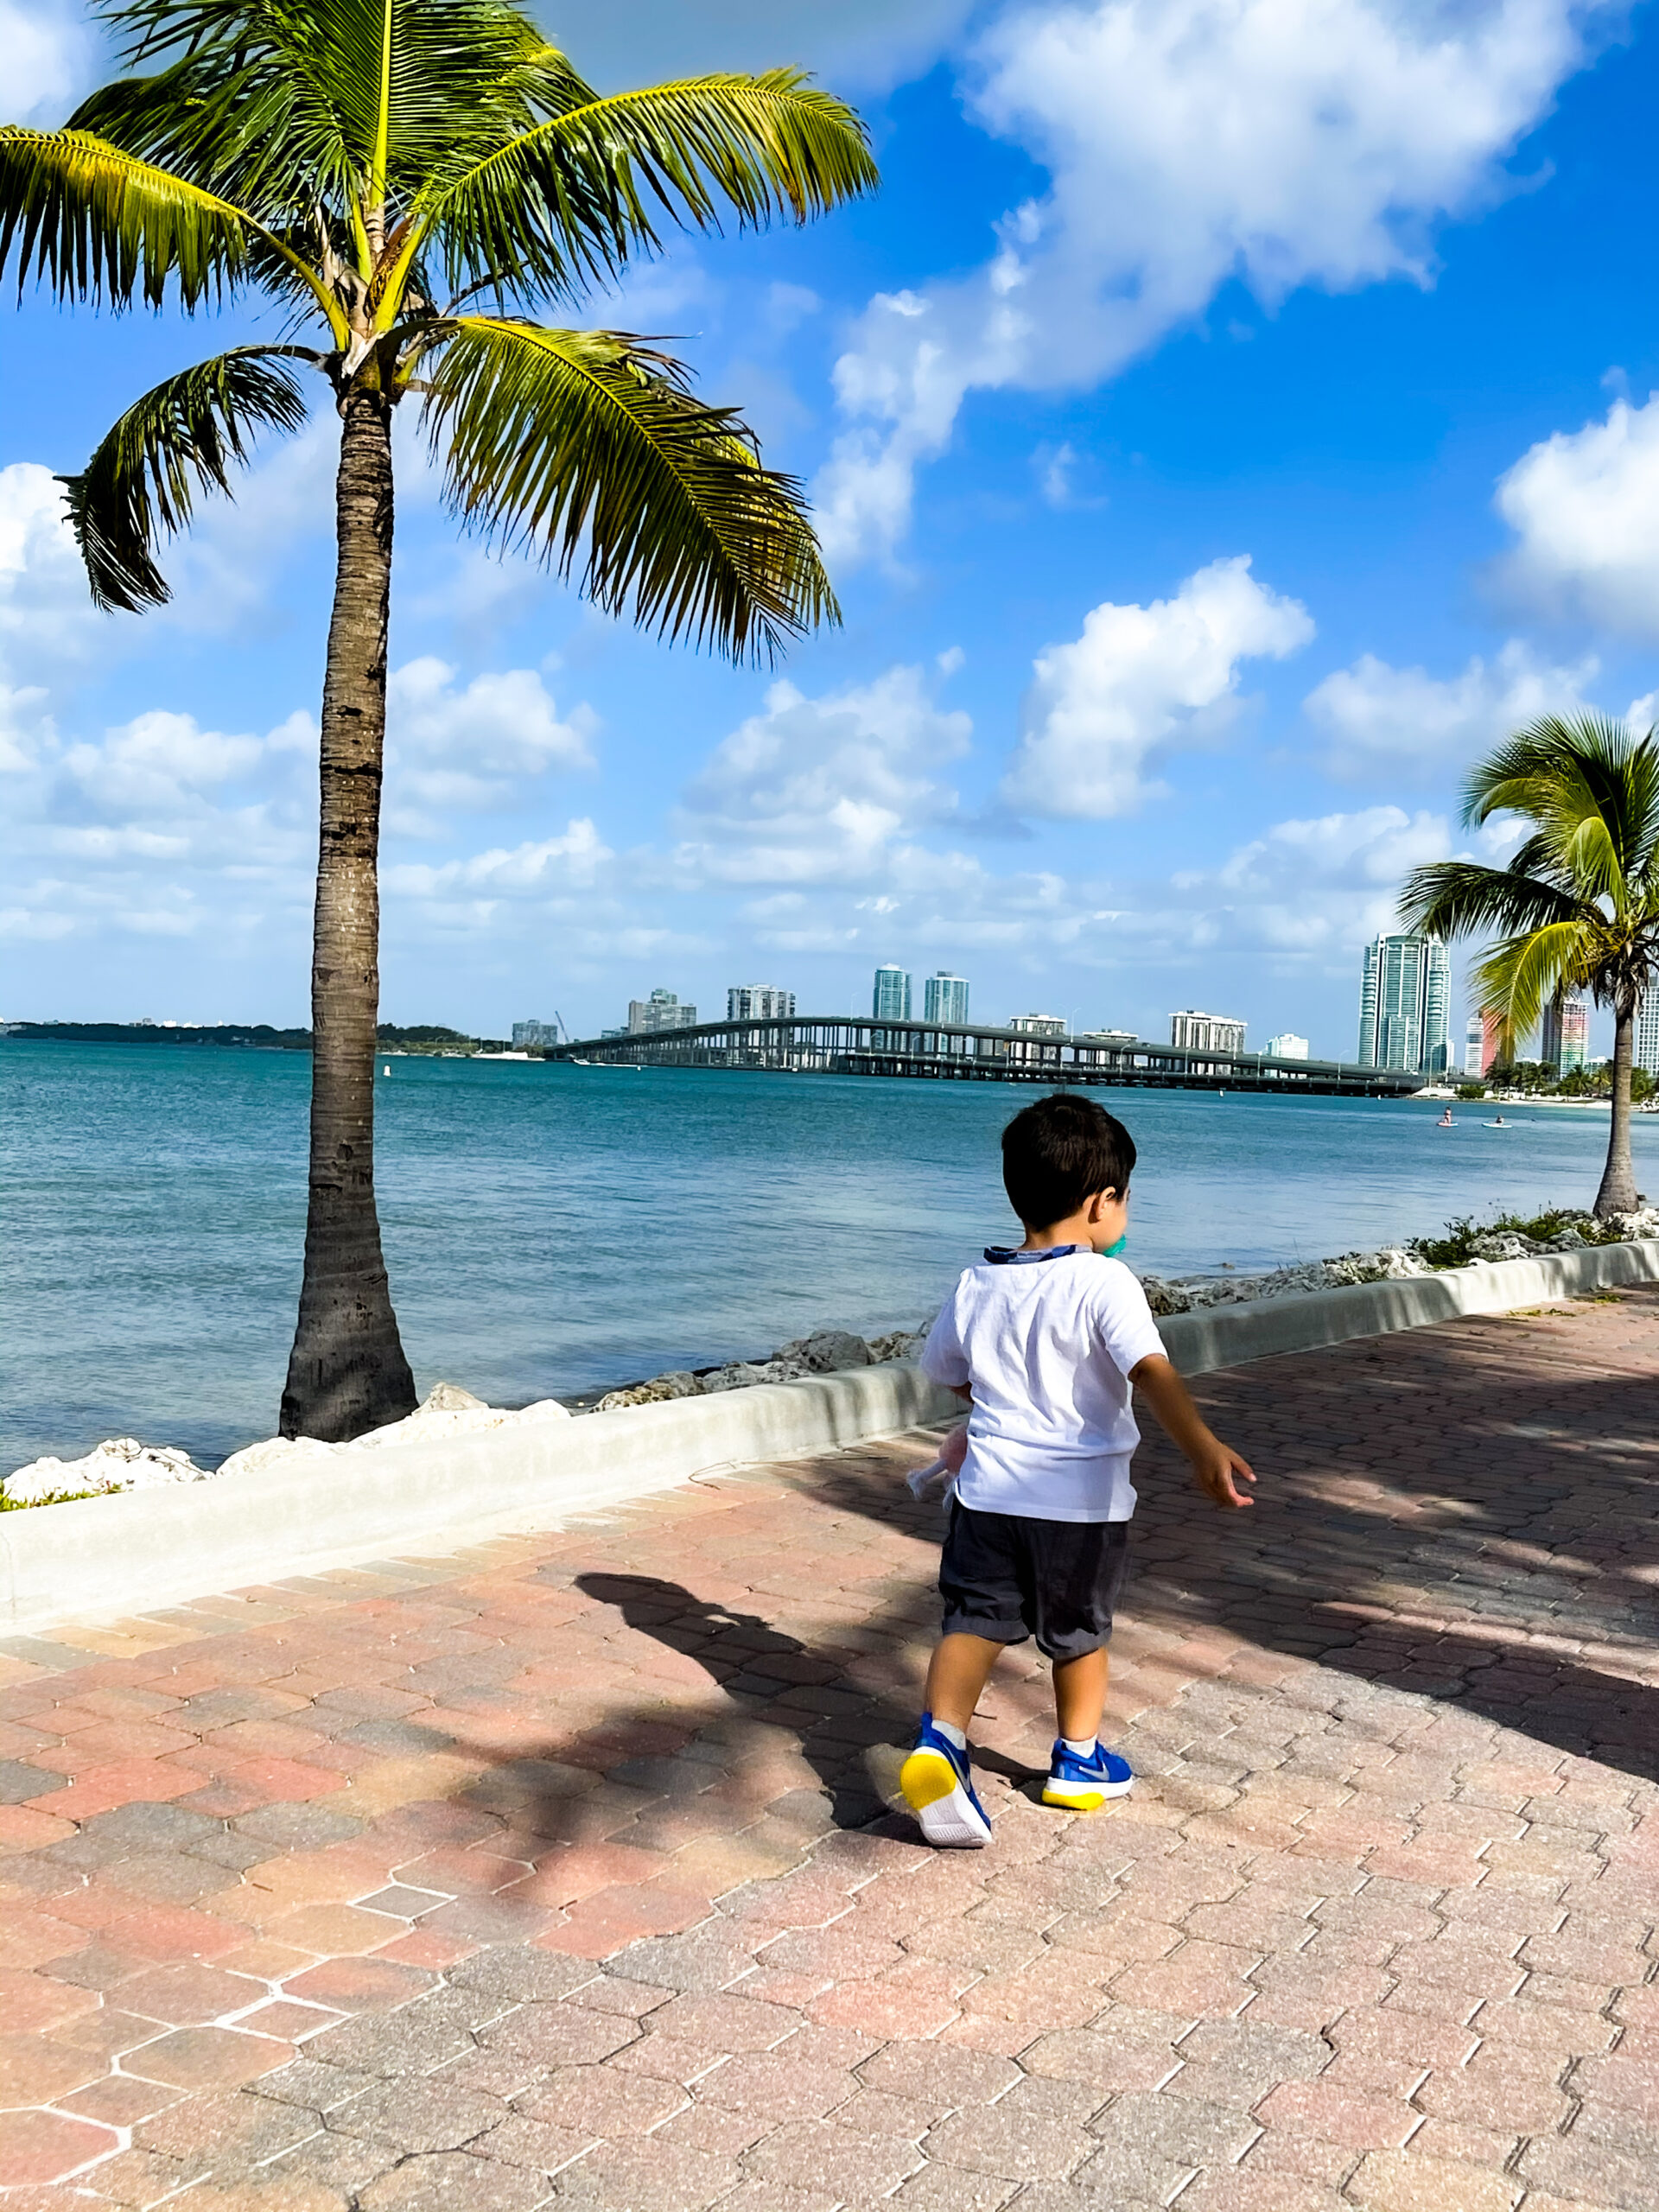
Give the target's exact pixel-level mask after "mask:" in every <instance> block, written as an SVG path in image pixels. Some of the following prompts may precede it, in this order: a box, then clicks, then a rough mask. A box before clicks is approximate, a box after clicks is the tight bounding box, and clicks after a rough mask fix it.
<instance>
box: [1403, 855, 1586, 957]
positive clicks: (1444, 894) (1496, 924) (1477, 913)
mask: <svg viewBox="0 0 1659 2212" xmlns="http://www.w3.org/2000/svg"><path fill="white" fill-rule="evenodd" d="M1583 912H1584V910H1583V908H1582V906H1580V902H1579V901H1578V900H1577V899H1574V898H1573V896H1572V894H1571V893H1568V892H1566V891H1563V890H1562V889H1560V887H1559V886H1558V885H1556V884H1554V883H1552V882H1548V881H1547V880H1544V879H1543V878H1542V877H1541V876H1538V875H1533V874H1524V873H1522V871H1521V870H1519V869H1518V868H1514V867H1510V868H1484V867H1482V866H1481V865H1480V863H1479V862H1478V861H1431V862H1430V863H1429V865H1428V866H1427V867H1426V868H1413V870H1412V871H1411V873H1410V874H1409V875H1408V876H1407V878H1406V880H1405V883H1404V886H1403V887H1402V890H1401V893H1400V919H1401V922H1402V925H1404V927H1405V928H1407V929H1408V930H1416V931H1422V932H1423V933H1424V934H1425V935H1427V936H1429V937H1440V938H1446V939H1447V940H1448V941H1449V940H1450V939H1452V938H1459V937H1473V936H1476V935H1478V933H1479V932H1480V931H1483V930H1501V931H1503V932H1504V933H1505V935H1508V936H1516V935H1518V934H1519V933H1520V932H1521V931H1525V930H1535V929H1544V928H1547V927H1548V926H1550V925H1553V924H1555V923H1561V922H1570V921H1576V920H1580V919H1581V918H1583Z"/></svg>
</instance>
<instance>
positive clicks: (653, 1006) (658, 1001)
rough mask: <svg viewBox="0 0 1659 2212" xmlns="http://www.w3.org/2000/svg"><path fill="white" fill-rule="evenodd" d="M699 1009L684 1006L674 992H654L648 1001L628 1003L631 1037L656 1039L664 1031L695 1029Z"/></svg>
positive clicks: (639, 1000)
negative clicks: (660, 1031)
mask: <svg viewBox="0 0 1659 2212" xmlns="http://www.w3.org/2000/svg"><path fill="white" fill-rule="evenodd" d="M696 1026H697V1009H696V1007H694V1006H682V1005H681V1004H680V1002H679V1001H678V999H677V998H676V997H675V995H674V994H673V992H672V991H663V990H657V991H653V992H652V995H651V996H650V997H649V998H648V999H630V1000H629V1001H628V1034H629V1036H630V1037H654V1036H655V1035H656V1034H657V1033H658V1031H659V1030H664V1029H695V1028H696Z"/></svg>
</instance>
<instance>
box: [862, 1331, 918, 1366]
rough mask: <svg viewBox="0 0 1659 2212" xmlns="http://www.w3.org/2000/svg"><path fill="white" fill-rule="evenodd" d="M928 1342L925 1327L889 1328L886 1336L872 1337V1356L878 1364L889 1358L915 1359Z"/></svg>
mask: <svg viewBox="0 0 1659 2212" xmlns="http://www.w3.org/2000/svg"><path fill="white" fill-rule="evenodd" d="M926 1342H927V1332H926V1330H925V1329H889V1330H888V1332H887V1335H886V1336H884V1337H872V1338H870V1357H871V1359H872V1360H874V1362H876V1363H878V1364H880V1363H883V1362H885V1361H887V1360H889V1359H914V1358H915V1357H916V1355H917V1353H918V1352H919V1351H920V1350H921V1348H922V1346H923V1345H924V1344H925V1343H926Z"/></svg>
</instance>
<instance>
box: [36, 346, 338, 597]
mask: <svg viewBox="0 0 1659 2212" xmlns="http://www.w3.org/2000/svg"><path fill="white" fill-rule="evenodd" d="M284 356H287V357H290V358H293V357H298V358H301V359H316V358H317V357H316V356H315V355H310V354H307V353H304V352H303V350H302V349H301V348H298V347H293V346H238V347H237V348H236V350H235V351H234V352H232V353H221V354H219V355H218V356H217V357H216V358H215V359H213V360H211V361H201V362H199V363H198V364H197V365H196V366H195V367H194V368H189V369H185V370H183V371H181V373H180V374H179V375H177V376H175V377H168V378H167V380H166V381H165V383H162V384H158V385H156V387H155V389H154V390H153V391H147V392H146V393H145V394H144V396H143V398H142V399H140V400H138V401H137V402H136V403H135V404H133V405H132V406H131V407H130V408H128V410H127V411H126V413H125V414H124V415H123V416H121V418H120V420H119V421H118V423H116V424H115V425H114V427H113V429H111V430H110V431H109V433H108V434H107V435H105V438H104V439H103V441H102V442H101V443H100V444H99V447H98V449H97V451H96V452H95V453H94V454H92V459H91V460H90V461H88V462H87V464H86V467H85V468H84V469H83V470H82V472H81V473H80V474H79V476H66V477H64V478H62V479H61V481H62V483H63V484H64V485H65V486H67V505H68V509H69V519H70V523H71V524H72V526H73V530H74V533H75V541H76V543H78V544H79V547H80V551H81V557H82V558H83V559H84V560H85V562H86V576H87V581H88V582H89V583H90V585H91V587H92V597H93V599H94V600H95V601H97V603H98V605H99V607H106V608H113V607H122V608H125V609H126V610H127V611H128V612H130V613H137V611H138V609H139V608H141V607H146V606H149V607H159V606H161V605H162V603H163V602H164V601H166V600H167V599H168V597H169V596H170V594H169V593H168V588H167V585H166V582H164V580H163V578H162V574H161V571H160V570H159V569H157V568H156V562H155V557H154V549H155V546H156V540H157V538H158V537H160V536H161V535H162V532H164V531H165V532H169V533H170V532H172V531H177V530H179V529H181V527H182V526H183V524H185V523H186V522H187V521H188V518H189V515H190V510H191V507H192V505H193V503H194V497H195V493H196V492H197V491H198V490H204V491H205V490H207V488H208V487H209V486H213V488H214V489H216V490H218V491H221V492H226V493H228V492H229V490H230V467H231V464H232V462H237V463H240V462H244V461H246V459H247V457H248V440H249V436H250V435H251V432H252V431H253V430H254V429H257V428H269V429H278V430H296V429H298V428H299V427H300V425H301V423H303V422H304V420H305V402H304V400H303V399H302V397H301V395H300V389H299V385H298V384H297V383H296V379H295V377H294V373H293V372H292V370H291V369H289V368H288V367H287V366H286V365H285V364H284V360H283V358H282V357H284ZM273 357H276V358H273Z"/></svg>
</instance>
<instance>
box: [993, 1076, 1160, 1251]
mask: <svg viewBox="0 0 1659 2212" xmlns="http://www.w3.org/2000/svg"><path fill="white" fill-rule="evenodd" d="M1134 1169H1135V1139H1134V1138H1133V1137H1132V1136H1131V1135H1129V1133H1128V1130H1127V1129H1126V1128H1124V1126H1123V1124H1122V1122H1119V1121H1116V1120H1115V1119H1114V1118H1113V1116H1111V1115H1109V1113H1108V1112H1107V1111H1106V1109H1105V1108H1104V1107H1103V1106H1096V1103H1095V1102H1094V1100H1093V1099H1092V1098H1080V1097H1079V1096H1077V1092H1076V1091H1074V1090H1057V1091H1055V1092H1054V1093H1053V1094H1052V1096H1050V1097H1047V1098H1039V1100H1038V1101H1037V1103H1035V1105H1033V1106H1027V1107H1024V1108H1022V1109H1021V1110H1020V1112H1019V1113H1018V1114H1016V1115H1015V1116H1014V1119H1013V1120H1012V1121H1011V1122H1009V1123H1008V1126H1007V1128H1006V1129H1004V1130H1003V1132H1002V1183H1003V1187H1004V1188H1005V1189H1006V1190H1007V1194H1008V1202H1009V1204H1010V1205H1012V1206H1013V1208H1014V1211H1015V1213H1017V1214H1018V1215H1019V1217H1020V1220H1021V1221H1022V1222H1024V1224H1026V1227H1027V1229H1047V1228H1049V1227H1051V1226H1052V1224H1054V1223H1055V1222H1057V1221H1065V1219H1066V1218H1067V1217H1068V1216H1069V1215H1071V1214H1074V1213H1076V1212H1077V1209H1078V1207H1079V1206H1081V1205H1082V1204H1083V1202H1084V1199H1085V1198H1092V1197H1093V1196H1094V1194H1095V1192H1096V1191H1116V1192H1117V1195H1118V1196H1119V1198H1122V1195H1123V1193H1124V1192H1126V1191H1127V1190H1128V1187H1129V1177H1130V1175H1131V1174H1132V1173H1133V1172H1134Z"/></svg>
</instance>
